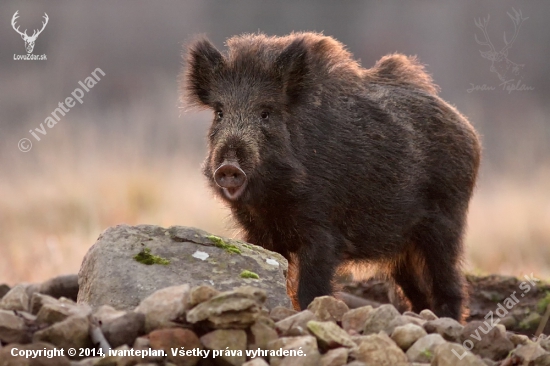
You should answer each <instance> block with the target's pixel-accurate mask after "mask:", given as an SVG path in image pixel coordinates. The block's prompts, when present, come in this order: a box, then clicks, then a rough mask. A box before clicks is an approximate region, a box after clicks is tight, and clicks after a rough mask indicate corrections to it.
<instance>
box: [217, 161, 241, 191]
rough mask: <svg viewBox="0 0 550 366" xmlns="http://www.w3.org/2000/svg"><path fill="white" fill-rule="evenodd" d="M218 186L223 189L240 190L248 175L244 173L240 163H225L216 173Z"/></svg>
mask: <svg viewBox="0 0 550 366" xmlns="http://www.w3.org/2000/svg"><path fill="white" fill-rule="evenodd" d="M214 180H215V181H216V184H217V185H218V186H220V187H222V188H239V187H241V186H242V185H243V184H244V183H245V182H246V174H245V173H244V172H243V170H242V169H241V167H240V166H239V163H237V162H228V163H223V164H222V165H221V166H220V167H219V168H218V169H216V171H215V172H214Z"/></svg>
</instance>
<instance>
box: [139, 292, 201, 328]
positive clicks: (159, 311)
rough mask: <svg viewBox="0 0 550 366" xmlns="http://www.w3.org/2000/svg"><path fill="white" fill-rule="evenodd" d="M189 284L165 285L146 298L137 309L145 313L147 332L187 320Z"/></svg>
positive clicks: (173, 325)
mask: <svg viewBox="0 0 550 366" xmlns="http://www.w3.org/2000/svg"><path fill="white" fill-rule="evenodd" d="M189 291H190V288H189V285H188V284H184V285H179V286H170V287H165V288H163V289H161V290H158V291H155V292H154V293H152V294H151V295H149V296H148V297H147V298H145V299H144V300H143V301H142V302H141V303H140V304H139V306H138V307H137V308H136V309H135V312H136V313H142V314H144V315H145V332H146V333H149V332H151V331H153V330H155V329H158V328H171V327H175V326H177V325H178V324H177V323H176V322H175V321H177V320H185V311H186V304H187V298H188V296H189Z"/></svg>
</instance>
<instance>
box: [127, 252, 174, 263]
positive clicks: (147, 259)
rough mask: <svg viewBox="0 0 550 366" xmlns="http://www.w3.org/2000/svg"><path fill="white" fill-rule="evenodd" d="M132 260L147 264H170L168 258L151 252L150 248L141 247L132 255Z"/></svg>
mask: <svg viewBox="0 0 550 366" xmlns="http://www.w3.org/2000/svg"><path fill="white" fill-rule="evenodd" d="M134 260H135V261H137V262H139V263H143V264H146V265H148V266H150V265H152V264H162V265H163V266H166V265H168V264H170V260H168V259H166V258H162V257H160V256H158V255H154V254H151V249H150V248H143V249H142V250H141V252H139V253H138V254H136V255H134Z"/></svg>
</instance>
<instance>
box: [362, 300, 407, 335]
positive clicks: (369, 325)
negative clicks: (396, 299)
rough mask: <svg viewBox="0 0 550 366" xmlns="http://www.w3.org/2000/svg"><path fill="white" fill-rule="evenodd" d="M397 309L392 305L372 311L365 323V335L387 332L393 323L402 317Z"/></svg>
mask: <svg viewBox="0 0 550 366" xmlns="http://www.w3.org/2000/svg"><path fill="white" fill-rule="evenodd" d="M400 315H401V314H399V312H398V311H397V309H396V308H395V307H394V306H393V305H391V304H385V305H382V306H379V307H377V308H376V309H374V310H372V311H371V312H370V313H369V314H368V316H367V320H366V321H365V326H364V327H363V334H365V335H369V334H376V333H378V332H380V331H381V330H384V331H385V330H386V328H388V325H389V324H390V323H391V321H392V320H393V319H395V318H397V317H398V316H400Z"/></svg>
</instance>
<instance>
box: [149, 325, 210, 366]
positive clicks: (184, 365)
mask: <svg viewBox="0 0 550 366" xmlns="http://www.w3.org/2000/svg"><path fill="white" fill-rule="evenodd" d="M149 341H150V346H151V348H153V349H162V350H164V352H165V353H166V354H167V355H168V361H169V362H173V363H174V364H175V365H177V366H194V365H196V364H197V363H198V362H199V361H200V359H201V358H202V357H201V356H187V355H186V356H173V355H172V349H175V348H177V349H183V350H185V351H188V350H193V349H196V348H198V349H201V350H202V349H203V348H202V344H201V342H200V340H199V338H198V337H197V335H196V334H195V333H193V331H191V330H189V329H181V328H171V329H157V330H154V331H152V332H151V333H150V334H149ZM181 347H183V348H181Z"/></svg>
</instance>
